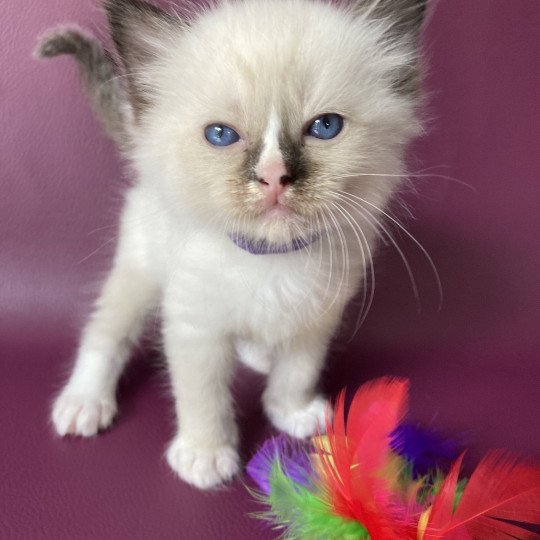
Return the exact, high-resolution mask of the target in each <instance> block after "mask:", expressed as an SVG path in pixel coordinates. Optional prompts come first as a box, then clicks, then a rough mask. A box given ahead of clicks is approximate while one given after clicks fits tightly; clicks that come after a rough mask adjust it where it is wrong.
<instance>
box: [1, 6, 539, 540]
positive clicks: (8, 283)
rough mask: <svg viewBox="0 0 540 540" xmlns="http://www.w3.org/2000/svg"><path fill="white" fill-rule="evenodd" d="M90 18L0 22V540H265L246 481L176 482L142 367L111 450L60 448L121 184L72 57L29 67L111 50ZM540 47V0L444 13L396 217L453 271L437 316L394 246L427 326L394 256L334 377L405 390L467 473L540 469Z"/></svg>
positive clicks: (38, 14)
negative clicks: (98, 40)
mask: <svg viewBox="0 0 540 540" xmlns="http://www.w3.org/2000/svg"><path fill="white" fill-rule="evenodd" d="M96 5H97V4H94V3H92V2H81V1H78V2H73V1H72V0H48V1H46V2H43V1H38V0H4V2H3V6H2V15H3V16H2V21H1V22H0V55H1V56H0V58H1V60H0V66H1V77H0V186H1V188H2V192H1V196H0V343H1V346H2V354H1V357H0V358H1V359H0V381H1V385H2V388H1V391H0V418H1V425H2V430H3V434H2V437H1V439H0V474H1V477H2V490H1V492H0V537H2V538H6V537H21V538H23V537H24V538H30V537H36V536H39V537H41V538H55V539H60V538H75V537H77V538H83V537H84V538H99V537H102V538H105V537H106V538H123V537H126V538H127V537H130V538H198V539H200V538H218V537H219V538H267V537H268V538H271V537H272V534H271V533H269V532H266V529H264V528H263V527H262V526H261V525H260V524H258V523H257V522H254V521H252V520H251V519H249V518H248V517H246V512H247V511H249V510H253V509H254V506H253V504H252V503H250V502H249V500H248V497H247V496H246V495H245V493H244V490H243V488H242V486H241V485H240V483H239V482H236V483H235V484H234V485H233V486H232V487H231V488H229V490H227V491H222V492H219V493H214V494H202V493H198V492H195V491H193V490H191V488H189V487H187V486H185V485H184V484H182V483H180V482H179V481H177V480H176V479H174V478H173V477H172V475H171V474H170V473H169V471H168V470H167V467H166V465H165V463H164V460H163V459H162V452H163V448H164V445H165V443H166V441H167V440H168V439H169V438H170V437H171V435H172V427H171V426H172V422H171V420H170V417H171V415H172V406H171V403H170V401H169V400H168V397H167V394H166V393H165V392H163V381H164V379H163V377H162V376H161V375H160V376H159V377H158V376H157V371H156V369H155V367H152V365H155V363H154V364H152V363H151V362H150V363H149V362H144V359H145V358H146V357H148V356H149V354H148V353H147V354H142V355H140V356H141V358H139V359H138V361H136V362H135V363H134V364H135V365H134V366H133V368H132V369H131V371H130V372H129V373H128V376H127V378H126V381H125V384H124V385H123V388H122V391H121V394H120V406H121V409H122V411H123V413H124V414H123V415H122V416H121V418H120V420H119V422H118V425H117V426H116V427H115V429H113V430H111V431H110V433H107V434H104V435H103V436H101V437H99V438H97V439H96V440H94V441H69V440H68V441H61V440H58V439H55V438H54V437H53V436H52V431H51V429H50V428H49V426H48V424H47V422H48V420H47V418H48V408H49V402H50V399H51V396H52V394H53V393H54V391H55V390H56V389H57V388H58V386H59V384H60V382H61V380H62V377H63V376H64V372H65V370H66V369H67V367H68V366H69V362H70V361H71V357H72V354H73V351H74V348H75V346H76V342H77V337H78V333H79V330H80V325H81V324H82V321H83V320H84V317H85V315H86V314H87V311H88V307H89V303H90V301H91V299H92V298H93V297H94V294H95V291H96V287H97V284H98V283H99V281H100V279H101V278H102V276H103V273H104V271H106V269H107V267H108V264H109V261H110V256H111V254H112V250H113V247H114V235H115V223H116V219H117V215H118V210H119V207H120V204H121V196H120V193H121V187H122V184H123V182H122V172H121V171H122V168H121V165H120V163H119V159H118V156H117V154H116V152H115V150H114V149H113V146H112V144H111V143H110V142H109V141H108V140H107V139H106V138H105V136H104V135H103V133H102V131H101V129H100V127H99V126H98V125H97V123H96V122H95V121H94V119H93V117H92V115H91V112H90V110H89V107H88V105H87V102H86V99H85V97H84V96H83V94H82V91H81V88H80V84H79V81H78V76H77V73H76V70H75V68H74V65H73V62H72V61H71V59H69V58H60V59H56V60H53V61H48V62H38V61H35V60H33V59H32V58H31V51H32V48H33V46H34V44H35V40H36V36H37V35H38V34H40V33H41V32H42V31H43V30H45V29H47V28H49V27H51V26H54V25H57V24H58V23H62V22H76V23H78V24H79V25H81V26H83V27H85V28H88V29H90V30H93V31H95V32H99V33H100V34H102V33H103V28H104V26H103V16H102V13H101V12H100V9H99V8H97V7H96ZM539 28H540V6H539V3H538V0H519V2H518V1H515V0H514V1H512V0H498V1H497V2H494V1H492V0H474V2H471V1H468V0H440V1H439V2H437V9H436V10H435V12H434V13H433V16H432V17H431V20H430V24H429V25H428V28H427V32H426V36H425V43H426V50H427V56H428V59H429V64H430V66H431V68H430V74H429V77H428V80H427V84H426V86H427V88H428V90H429V91H430V101H429V107H428V110H427V116H428V118H429V123H428V126H429V129H428V133H427V135H426V137H424V138H423V139H422V140H421V141H419V142H418V143H417V144H415V146H414V148H412V149H411V168H412V170H415V171H420V170H421V171H424V173H423V174H425V175H426V176H425V177H423V178H421V179H417V180H415V181H414V182H413V184H414V186H415V188H416V193H408V194H406V195H405V200H406V201H407V202H408V203H409V205H410V207H411V209H412V212H413V214H414V215H415V219H412V218H408V217H407V216H406V213H405V212H401V215H402V217H403V219H404V221H405V222H406V223H407V225H408V228H409V229H410V231H411V232H412V233H413V234H414V235H415V236H416V237H417V238H418V240H419V241H420V242H422V244H423V245H424V246H425V247H426V249H427V250H428V251H429V253H430V254H431V256H432V257H433V259H434V261H435V263H436V265H437V268H438V269H439V273H440V276H441V279H442V282H443V287H444V297H445V298H444V303H443V307H442V310H441V311H440V312H438V311H437V295H436V288H435V281H434V278H433V275H432V274H431V273H430V270H429V267H428V265H427V264H426V261H425V259H423V258H422V256H421V254H420V253H419V252H418V250H417V249H416V248H415V246H414V244H413V243H412V242H411V241H408V240H407V238H406V237H405V236H404V235H401V236H399V238H400V239H399V243H400V245H401V246H402V247H403V249H404V251H405V253H406V255H407V257H409V258H410V260H411V264H412V266H413V269H414V273H415V275H416V277H417V280H418V283H419V288H420V297H421V301H422V304H423V310H422V313H421V314H417V313H416V310H415V304H414V298H413V295H412V292H411V287H410V284H409V283H408V280H407V276H406V273H405V270H404V267H403V265H402V263H401V261H400V259H399V257H398V256H397V254H396V253H395V252H394V251H393V250H392V249H390V248H385V249H382V250H381V253H380V257H379V259H378V261H377V269H378V270H377V291H376V297H375V304H374V306H373V309H372V312H371V314H370V316H369V317H368V319H367V321H366V323H365V325H364V327H363V329H362V330H361V331H360V332H359V333H358V334H357V335H356V336H355V338H354V339H353V340H352V341H349V340H348V338H349V337H350V332H349V333H348V332H344V335H343V336H342V337H341V338H340V339H339V340H338V342H337V344H336V346H335V348H334V349H335V350H334V351H333V353H332V354H331V358H330V364H331V369H330V370H329V373H328V375H327V377H326V378H325V386H326V388H327V389H328V391H330V392H332V393H334V392H336V391H337V390H338V389H339V388H341V387H342V386H344V385H345V384H349V385H351V386H355V385H357V384H360V383H361V382H363V381H364V380H366V379H368V378H370V377H375V376H379V375H383V374H396V375H405V376H408V377H410V378H411V379H412V410H411V416H412V417H413V418H414V419H416V420H419V421H423V422H428V423H431V424H433V425H435V426H437V427H439V428H441V429H443V430H448V431H450V432H454V433H461V434H463V433H466V434H467V438H468V439H469V440H470V443H471V444H472V446H473V451H472V453H471V459H473V458H475V457H477V456H478V455H479V453H480V452H483V451H485V450H486V449H487V448H489V447H493V446H499V447H500V446H506V447H509V448H511V449H514V450H521V451H525V452H528V453H531V454H533V455H536V456H539V455H540V437H539V435H538V433H539V430H538V416H539V414H540V400H539V393H538V388H539V386H540V385H539V382H540V366H539V364H538V351H539V338H538V323H539V320H540V318H539V312H540V283H539V276H540V235H539V230H540V228H539V225H540V211H539V209H540V182H539V179H540V174H539V173H540V152H539V141H540V107H539V105H538V103H539V98H540V94H539V91H538V81H540V37H539V36H540V34H539V30H538V29H539ZM436 175H442V176H449V177H453V178H455V179H457V180H458V182H456V181H453V180H448V179H445V178H441V177H440V176H436ZM461 182H464V183H466V184H468V185H469V186H470V188H469V187H466V186H464V185H463V184H462V183H461ZM396 210H399V209H398V208H397V207H396ZM353 322H354V321H353ZM238 379H239V380H238V382H237V393H238V396H239V401H240V403H241V410H242V425H243V433H244V444H243V451H244V454H245V456H246V457H247V456H249V455H250V454H251V453H252V452H253V450H254V447H255V445H256V443H257V442H260V441H261V440H262V438H263V437H264V435H265V434H266V433H267V432H268V428H267V426H266V423H265V421H264V420H263V417H262V413H261V410H260V406H259V404H258V395H259V393H260V389H261V384H262V382H261V381H260V379H258V378H257V377H255V376H254V375H248V374H246V373H244V372H242V373H241V374H240V376H239V378H238Z"/></svg>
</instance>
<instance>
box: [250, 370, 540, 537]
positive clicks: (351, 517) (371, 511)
mask: <svg viewBox="0 0 540 540" xmlns="http://www.w3.org/2000/svg"><path fill="white" fill-rule="evenodd" d="M408 389H409V383H408V381H407V380H404V379H392V378H382V379H378V380H375V381H372V382H369V383H367V384H365V385H364V386H362V387H361V388H360V389H359V390H358V391H357V392H356V394H355V395H354V397H353V399H352V402H351V404H350V407H349V409H348V412H346V407H345V392H341V393H340V394H339V395H338V397H337V399H336V403H335V406H334V410H333V415H330V414H328V415H327V421H326V435H319V436H317V437H313V438H312V439H311V440H310V441H291V440H289V439H287V438H286V437H285V436H283V435H281V436H279V437H275V438H272V439H269V440H268V441H266V442H265V444H264V445H263V446H262V448H261V449H260V451H259V452H258V453H257V454H256V455H255V456H254V457H253V458H252V460H251V461H250V462H249V464H248V466H247V472H248V475H249V476H250V477H251V478H252V479H253V481H254V482H255V484H256V485H257V489H256V490H250V491H251V492H252V493H253V494H254V495H255V497H256V498H257V499H258V500H259V501H260V502H261V503H263V504H264V505H265V506H266V507H267V510H266V511H263V512H260V513H258V514H257V515H258V517H261V518H263V519H265V520H267V521H268V522H270V523H271V524H272V525H273V527H274V528H275V529H276V530H278V531H280V532H281V533H282V537H283V538H288V539H306V540H334V539H335V540H338V539H344V540H408V539H409V540H432V539H448V540H477V539H479V540H483V539H486V540H487V539H489V540H491V539H495V540H497V539H499V538H500V539H504V538H518V539H523V540H525V539H531V540H532V539H535V538H536V539H538V538H540V536H539V535H538V534H537V533H535V532H532V531H531V530H528V529H527V528H526V524H538V523H540V468H539V467H537V466H535V465H534V464H530V463H528V462H526V461H524V460H521V461H520V460H518V459H517V458H516V457H515V456H512V455H511V454H510V453H508V452H504V451H494V452H491V453H489V454H488V455H487V456H486V457H485V458H484V459H483V460H482V461H481V462H480V463H479V465H478V466H477V468H476V469H475V471H474V472H473V474H472V475H471V477H470V479H469V480H465V479H461V480H460V478H459V473H460V469H461V463H462V460H463V455H464V454H463V453H461V454H460V455H459V454H458V449H457V444H456V443H454V442H452V441H445V440H443V439H442V438H441V437H440V436H438V435H434V434H432V433H430V432H428V431H427V430H425V429H423V428H420V427H418V426H412V425H409V424H403V423H402V421H403V418H404V416H405V413H406V408H407V400H408ZM329 412H330V411H329ZM332 417H333V420H330V418H332ZM452 460H453V463H452V465H451V466H450V468H449V471H448V473H447V474H446V476H445V475H444V474H443V473H442V472H441V469H440V465H446V464H447V463H448V462H450V461H452ZM521 525H523V526H521Z"/></svg>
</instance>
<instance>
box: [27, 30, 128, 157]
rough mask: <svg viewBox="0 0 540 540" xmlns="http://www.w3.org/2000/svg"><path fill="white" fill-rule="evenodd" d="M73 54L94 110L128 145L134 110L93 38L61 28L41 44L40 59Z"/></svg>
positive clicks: (116, 137)
mask: <svg viewBox="0 0 540 540" xmlns="http://www.w3.org/2000/svg"><path fill="white" fill-rule="evenodd" d="M60 54H71V55H73V56H74V57H75V60H76V61H77V64H78V66H79V72H80V75H81V78H82V81H83V83H84V87H85V90H86V94H87V95H88V97H89V99H90V102H91V104H92V108H93V110H94V112H95V114H96V116H97V117H98V118H99V119H100V121H101V123H102V124H103V126H104V128H105V131H106V132H107V134H108V135H109V136H110V137H111V138H112V139H113V140H114V141H115V142H116V143H117V144H118V145H119V146H120V147H121V148H124V149H125V148H127V147H128V146H129V131H130V126H131V124H132V110H131V106H130V104H129V101H128V99H127V95H126V91H125V89H124V87H123V85H122V79H121V78H120V77H119V76H118V74H117V71H116V66H115V63H114V60H113V59H112V57H111V55H110V54H109V52H108V51H107V50H106V49H105V48H104V47H103V45H102V44H101V43H100V42H99V41H98V40H97V39H95V38H94V37H92V36H90V35H88V34H85V33H84V32H83V31H81V30H79V29H77V28H58V29H56V30H53V31H52V33H50V34H48V35H47V36H46V37H45V38H43V39H42V40H41V41H40V42H39V43H38V46H37V48H36V51H35V55H36V56H37V57H38V58H52V57H54V56H58V55H60Z"/></svg>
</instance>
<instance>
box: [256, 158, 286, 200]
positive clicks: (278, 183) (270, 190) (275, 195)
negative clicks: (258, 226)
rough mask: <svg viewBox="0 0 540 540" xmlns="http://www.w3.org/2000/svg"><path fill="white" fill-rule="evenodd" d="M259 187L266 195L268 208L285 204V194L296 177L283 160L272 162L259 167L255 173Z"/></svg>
mask: <svg viewBox="0 0 540 540" xmlns="http://www.w3.org/2000/svg"><path fill="white" fill-rule="evenodd" d="M255 173H256V177H257V181H258V183H259V186H260V188H261V190H262V192H263V193H264V197H265V199H264V203H265V206H266V207H267V208H272V207H273V206H276V205H279V204H283V203H284V202H285V201H284V194H285V192H286V190H287V189H288V187H289V186H290V185H291V184H293V183H294V180H295V178H294V176H293V174H292V173H291V171H290V170H289V169H288V167H287V166H286V165H285V163H284V161H283V160H281V159H280V160H276V161H272V162H270V163H268V164H264V165H263V166H260V167H257V170H256V171H255Z"/></svg>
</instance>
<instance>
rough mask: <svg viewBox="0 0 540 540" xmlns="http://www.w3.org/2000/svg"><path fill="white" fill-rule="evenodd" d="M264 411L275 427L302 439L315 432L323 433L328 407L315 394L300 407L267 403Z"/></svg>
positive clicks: (328, 412)
mask: <svg viewBox="0 0 540 540" xmlns="http://www.w3.org/2000/svg"><path fill="white" fill-rule="evenodd" d="M266 413H267V414H268V417H269V418H270V421H271V422H272V424H274V426H275V427H276V428H277V429H279V430H280V431H284V432H285V433H288V434H289V435H292V436H293V437H297V438H298V439H303V438H305V437H311V436H313V435H315V434H316V433H324V431H325V419H326V417H327V415H329V414H330V409H329V408H328V406H327V403H326V401H325V399H324V398H323V397H322V396H316V397H315V398H314V399H312V400H311V401H310V402H309V403H308V404H307V405H306V406H304V407H301V408H287V407H286V406H285V405H284V404H281V403H280V404H275V405H267V406H266Z"/></svg>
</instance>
